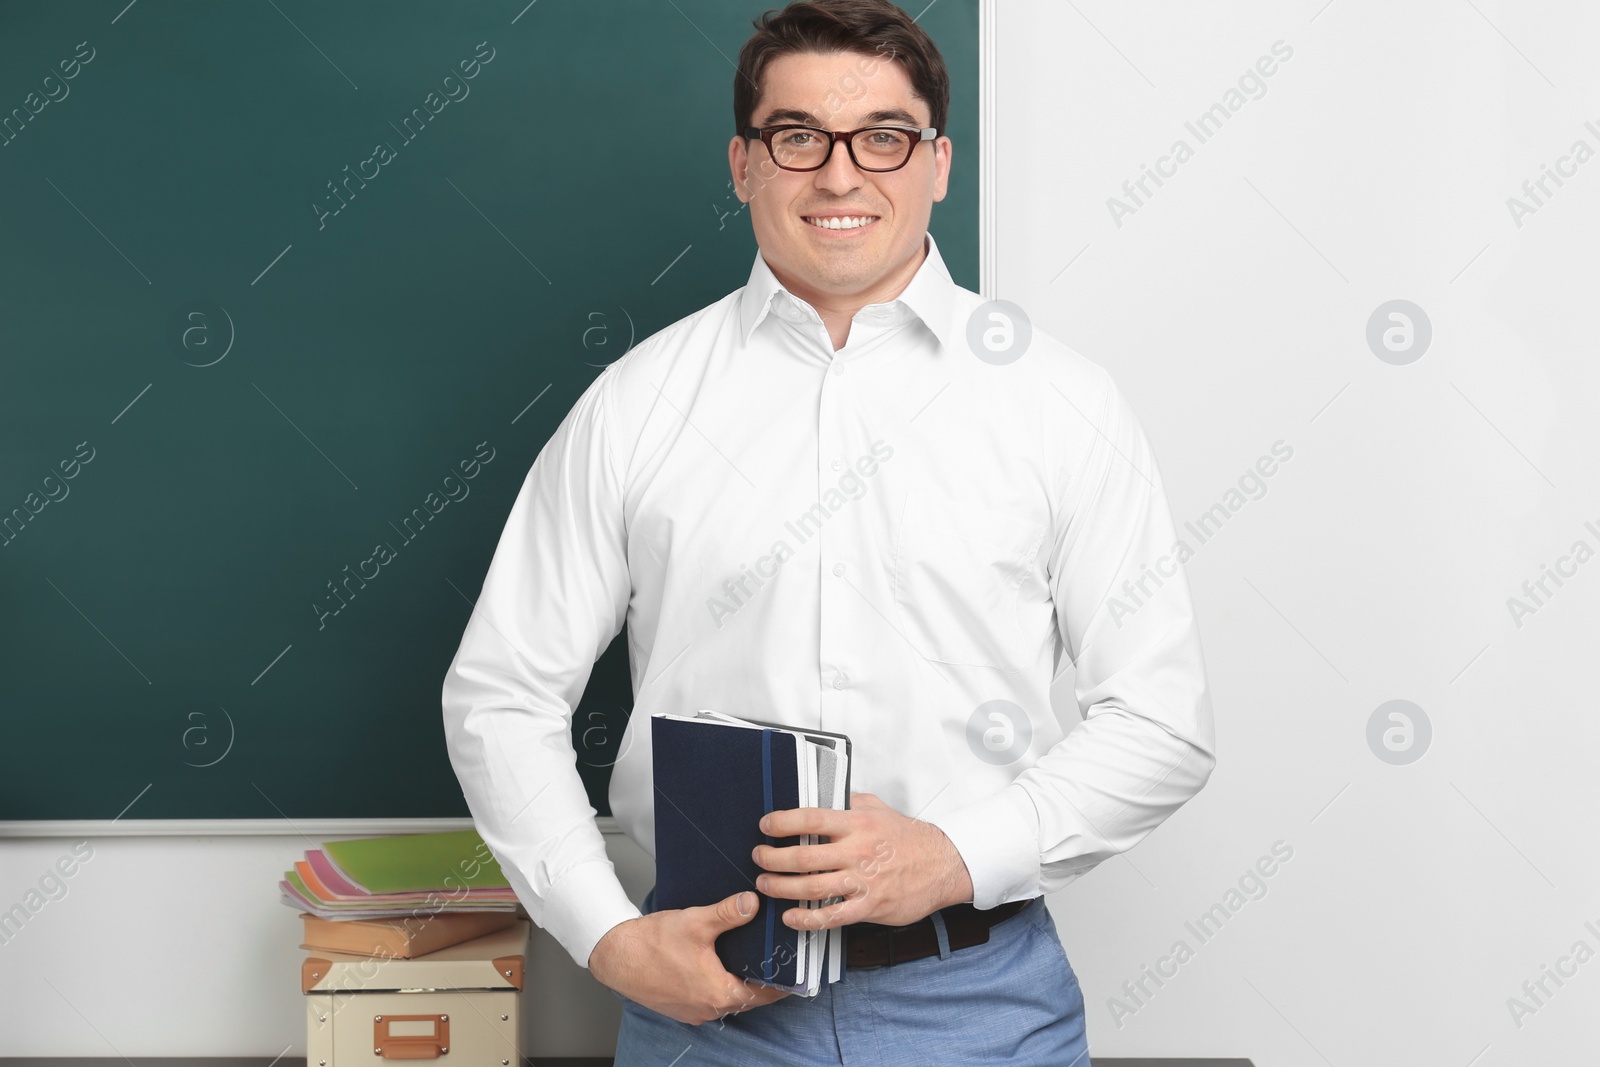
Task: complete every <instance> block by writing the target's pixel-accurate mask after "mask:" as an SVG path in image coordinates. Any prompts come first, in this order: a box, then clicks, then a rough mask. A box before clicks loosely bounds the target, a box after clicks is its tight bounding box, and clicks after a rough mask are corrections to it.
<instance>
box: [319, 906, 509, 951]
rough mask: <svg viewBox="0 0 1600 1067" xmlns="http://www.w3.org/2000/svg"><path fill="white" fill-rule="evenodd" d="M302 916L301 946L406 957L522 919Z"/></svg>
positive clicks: (455, 915)
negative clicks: (347, 918) (334, 918)
mask: <svg viewBox="0 0 1600 1067" xmlns="http://www.w3.org/2000/svg"><path fill="white" fill-rule="evenodd" d="M300 918H301V920H302V921H303V923H304V925H305V940H304V941H302V942H301V943H300V947H301V948H306V949H323V950H327V951H329V952H348V953H351V954H353V955H363V956H383V957H386V958H396V959H405V960H409V959H415V958H416V957H418V956H426V955H427V954H428V953H430V952H437V951H438V950H439V949H441V948H448V947H450V946H451V945H459V944H460V943H461V942H463V941H471V940H472V939H473V938H478V937H483V936H484V935H485V934H492V933H494V932H495V931H497V930H504V929H505V928H506V927H508V926H512V925H514V924H515V923H517V922H518V921H519V919H518V917H517V915H516V914H515V913H514V912H490V913H480V914H472V913H446V914H439V915H422V916H408V917H406V918H403V919H399V918H397V919H357V920H329V919H323V918H319V917H318V916H315V915H312V914H310V913H309V912H301V913H300Z"/></svg>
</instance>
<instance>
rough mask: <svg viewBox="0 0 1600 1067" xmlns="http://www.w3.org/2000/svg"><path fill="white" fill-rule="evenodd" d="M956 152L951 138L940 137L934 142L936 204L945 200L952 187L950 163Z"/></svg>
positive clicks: (934, 192) (934, 190)
mask: <svg viewBox="0 0 1600 1067" xmlns="http://www.w3.org/2000/svg"><path fill="white" fill-rule="evenodd" d="M954 152H955V145H954V143H953V142H952V141H951V140H950V138H948V137H945V136H944V135H942V134H941V135H940V136H938V137H936V138H934V140H933V174H934V177H933V200H934V203H938V202H939V201H941V200H943V199H944V194H945V191H946V189H948V188H949V186H950V161H951V157H952V155H953V154H954Z"/></svg>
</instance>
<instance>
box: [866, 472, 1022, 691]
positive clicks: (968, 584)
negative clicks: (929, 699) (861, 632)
mask: <svg viewBox="0 0 1600 1067" xmlns="http://www.w3.org/2000/svg"><path fill="white" fill-rule="evenodd" d="M1043 536H1044V524H1043V523H1039V522H1035V521H1033V520H1032V519H1027V518H1024V517H1022V516H1020V515H1014V514H1009V513H1007V512H1003V511H995V510H994V509H992V508H986V507H983V506H981V505H978V504H974V503H971V502H968V501H962V500H955V499H952V498H950V497H947V496H943V495H941V494H938V493H934V492H931V491H928V490H923V489H911V490H910V491H909V492H908V493H907V495H906V505H905V513H904V516H903V517H902V519H901V523H900V531H899V536H898V537H897V538H896V541H895V557H894V603H895V613H896V615H897V617H898V618H899V624H900V630H901V633H902V634H904V635H905V638H906V640H907V641H909V642H910V644H911V646H912V647H913V648H915V649H916V650H917V652H919V653H920V654H921V655H922V656H924V657H925V658H927V659H930V660H934V661H936V662H939V663H951V664H961V665H967V666H976V667H995V668H999V669H1001V670H1005V671H1014V670H1016V669H1018V668H1019V667H1020V666H1021V664H1022V658H1023V655H1024V652H1025V651H1026V649H1027V648H1031V647H1032V646H1033V642H1032V641H1031V640H1025V638H1024V635H1023V633H1022V627H1021V625H1020V624H1019V622H1018V619H1017V599H1018V591H1019V589H1020V588H1021V586H1022V583H1023V581H1024V580H1026V578H1027V577H1028V574H1029V573H1030V571H1031V570H1032V568H1033V558H1034V555H1035V554H1036V553H1037V552H1038V550H1039V543H1040V541H1041V540H1042V538H1043Z"/></svg>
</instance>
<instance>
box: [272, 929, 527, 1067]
mask: <svg viewBox="0 0 1600 1067" xmlns="http://www.w3.org/2000/svg"><path fill="white" fill-rule="evenodd" d="M532 926H533V924H532V923H530V922H529V921H528V920H526V919H522V920H519V921H518V922H517V924H516V925H515V926H511V927H508V928H507V929H505V930H499V931H496V932H495V933H492V934H488V935H486V936H484V937H480V938H476V939H474V940H472V941H463V942H461V943H460V944H458V945H451V946H450V947H448V948H442V949H440V950H438V951H437V952H430V953H428V954H427V955H426V956H417V957H415V958H413V959H400V958H398V957H387V958H385V957H381V956H357V955H350V954H347V953H343V952H325V951H322V950H314V951H313V952H312V954H311V955H308V956H307V957H306V959H305V961H304V962H303V963H302V964H301V969H300V991H301V992H302V993H304V994H305V998H306V1064H307V1067H352V1065H353V1064H358V1063H360V1064H372V1063H374V1062H376V1061H378V1060H383V1059H389V1060H422V1059H438V1060H444V1061H446V1062H447V1063H449V1062H455V1063H459V1064H463V1065H465V1064H471V1065H472V1067H493V1065H495V1064H500V1065H502V1067H520V1065H521V1063H522V1053H521V1050H520V1048H519V1047H518V1035H519V1034H520V1032H521V1031H520V1029H519V1028H520V1025H521V1021H522V1006H521V994H522V981H523V974H524V971H525V962H526V957H527V953H528V935H529V932H530V931H531V930H532Z"/></svg>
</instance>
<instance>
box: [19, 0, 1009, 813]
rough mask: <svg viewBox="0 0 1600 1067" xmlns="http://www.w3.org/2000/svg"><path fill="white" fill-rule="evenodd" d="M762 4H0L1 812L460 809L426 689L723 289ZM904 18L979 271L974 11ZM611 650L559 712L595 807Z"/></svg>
mask: <svg viewBox="0 0 1600 1067" xmlns="http://www.w3.org/2000/svg"><path fill="white" fill-rule="evenodd" d="M773 6H781V5H780V4H776V3H772V4H769V3H745V2H736V0H581V2H580V0H537V2H535V3H532V4H528V5H527V6H524V3H523V0H510V2H509V3H499V2H496V3H448V4H446V3H422V2H415V0H407V2H393V0H390V2H383V3H378V2H362V3H349V2H346V3H328V2H324V0H271V2H267V0H261V2H256V0H250V2H243V0H241V2H219V0H211V2H205V3H199V2H185V3H178V2H171V0H139V2H138V3H135V4H131V5H129V4H127V3H126V0H105V2H99V0H96V2H93V3H89V2H78V3H59V4H43V5H16V4H12V5H7V6H6V8H5V11H4V12H3V13H0V131H3V132H0V205H3V210H0V354H3V355H0V358H3V360H4V362H3V378H0V382H3V387H0V517H6V518H9V520H10V521H9V523H8V524H6V525H5V527H4V534H3V535H0V541H3V543H0V603H3V605H4V607H3V616H0V618H3V622H0V627H3V630H0V662H3V665H4V669H3V678H0V693H3V696H0V717H3V723H4V731H5V733H4V742H3V744H0V753H3V754H0V819H11V820H38V819H110V818H114V817H119V816H121V817H125V818H130V819H178V818H184V819H201V818H224V819H244V818H251V819H259V818H288V819H291V820H292V819H295V818H373V817H395V818H418V817H440V816H464V815H466V814H467V809H466V804H465V802H464V801H463V799H462V797H461V791H460V787H459V785H458V783H457V781H456V778H455V775H454V773H453V771H452V770H451V767H450V763H449V760H448V758H447V756H446V752H445V746H444V734H443V727H442V725H441V720H440V708H439V688H440V684H441V682H442V680H443V678H444V672H445V669H446V667H447V666H448V665H449V662H450V659H451V657H452V656H453V654H454V652H455V649H456V645H457V643H458V642H459V640H460V637H461V633H462V631H463V629H464V627H465V625H466V622H467V619H468V616H469V614H470V612H471V600H472V598H474V597H475V596H476V595H477V592H478V590H479V588H480V586H481V584H482V581H483V575H484V573H485V572H486V570H487V569H488V565H489V560H490V558H491V557H492V555H493V552H494V548H495V544H496V542H497V540H498V538H499V535H500V531H501V528H502V526H503V524H504V522H505V519H506V515H507V513H508V511H509V509H510V507H511V503H512V501H513V499H514V498H515V496H516V493H517V490H518V489H519V487H520V486H521V484H522V481H523V478H524V477H525V475H526V473H527V471H528V468H529V467H530V465H531V464H532V463H533V461H534V459H535V457H536V456H537V455H538V453H539V449H540V447H541V446H542V445H543V444H544V442H545V441H546V440H547V439H548V437H549V435H550V434H551V433H552V432H553V431H554V429H555V427H556V425H557V424H558V423H559V422H560V420H561V418H562V416H563V415H565V413H566V412H567V410H568V408H569V407H570V406H571V404H572V402H573V401H574V400H575V399H576V398H577V397H578V395H579V394H580V393H581V392H582V391H583V389H584V388H585V387H586V386H587V385H588V384H589V383H590V382H591V381H592V380H593V379H594V377H595V376H596V375H597V374H599V373H600V369H601V368H602V367H603V366H605V365H606V364H607V363H609V362H611V361H613V360H614V359H616V358H617V357H618V356H619V355H621V354H622V353H623V352H624V351H626V350H627V348H628V347H629V346H630V344H632V343H634V342H636V341H638V340H642V339H643V338H644V337H646V336H648V335H649V334H651V333H653V332H655V331H656V330H658V329H661V328H662V327H664V326H666V325H668V324H670V323H671V322H673V321H675V320H677V319H679V318H681V317H683V316H684V315H687V314H690V313H692V312H694V311H696V310H698V309H699V308H701V307H703V306H705V305H706V304H709V303H711V302H713V301H715V300H717V299H720V298H721V297H723V296H724V295H726V294H727V293H728V292H730V291H731V290H733V289H735V288H737V287H738V286H740V285H742V284H743V283H744V281H745V279H746V277H747V276H748V274H749V271H750V265H751V262H752V259H753V257H754V255H755V254H756V246H755V241H754V239H753V237H752V234H751V230H750V224H749V219H748V217H747V215H746V214H745V213H744V212H743V211H742V210H738V209H741V207H742V205H741V204H740V203H739V201H738V200H737V198H735V197H734V195H733V190H732V187H731V185H730V183H729V175H728V168H727V150H726V149H727V141H728V138H729V136H730V135H731V133H732V122H733V120H732V81H733V66H732V61H733V59H734V58H735V57H737V55H738V51H739V48H740V46H741V44H742V43H743V42H744V40H745V38H746V37H747V36H748V35H749V33H750V29H751V20H752V19H753V18H755V17H756V16H758V15H759V14H760V13H761V12H762V11H763V10H765V9H767V8H768V7H773ZM908 10H911V11H912V13H913V14H917V11H916V10H915V8H908ZM921 22H922V24H923V25H924V26H925V27H926V28H927V30H928V31H929V33H930V34H931V35H932V36H933V38H934V39H935V41H936V42H938V44H939V46H940V49H941V50H942V51H943V53H944V56H945V59H946V62H947V63H948V65H949V67H950V70H951V76H952V82H953V88H954V98H953V100H952V107H951V115H950V121H949V130H948V132H949V134H950V136H951V137H952V139H953V140H954V142H955V145H956V155H955V163H954V171H953V174H952V177H951V182H950V191H949V196H948V197H947V198H946V200H945V201H943V202H942V203H940V204H938V205H936V206H935V208H934V217H933V222H932V226H931V228H932V230H933V233H934V236H935V238H936V239H937V240H938V241H939V245H940V250H941V252H942V253H943V255H944V257H945V259H946V261H947V263H948V264H949V266H950V268H951V271H952V273H953V274H954V276H955V278H956V281H958V282H959V283H961V284H963V285H966V286H967V287H969V288H972V289H976V288H977V287H978V278H977V274H978V187H977V176H978V156H977V132H978V6H977V2H976V0H941V2H940V3H937V4H934V5H931V6H930V7H929V8H928V9H927V10H926V11H925V12H923V13H922V14H921ZM469 70H470V71H471V72H472V75H473V76H472V77H471V78H470V79H467V78H464V77H463V75H464V74H465V73H466V72H467V71H469ZM452 75H454V77H453V78H451V76H452ZM447 78H450V80H449V81H448V82H447V81H446V79H447ZM441 102H442V106H441ZM646 116H650V117H654V118H652V119H650V120H649V121H648V122H647V124H645V125H643V126H641V125H639V121H640V119H641V118H642V117H646ZM380 143H381V144H385V145H387V146H389V151H388V152H387V153H378V152H376V151H375V146H376V145H378V144H380ZM382 156H386V157H387V158H381V157H382ZM646 160H650V161H651V162H648V163H647V162H646ZM347 168H348V169H347ZM352 174H354V175H358V176H363V177H364V178H365V179H366V180H364V181H347V179H348V178H349V177H350V175H352ZM339 183H345V184H342V185H341V189H342V190H345V191H344V192H341V193H339V194H335V193H334V192H333V186H334V185H335V184H339ZM350 190H353V193H352V192H349V191H350ZM379 544H383V545H386V546H388V548H389V551H388V552H387V553H382V554H379V555H380V557H381V556H387V558H377V559H374V556H375V551H374V550H375V546H377V545H379ZM374 572H376V573H375V576H372V577H371V578H370V580H367V581H365V582H364V584H362V585H356V584H354V583H351V584H348V585H346V584H342V583H344V580H345V579H346V578H347V577H348V576H349V575H351V574H352V573H357V574H364V575H369V576H371V575H374ZM336 585H337V586H338V587H339V589H340V591H341V594H342V595H339V596H336V595H335V593H334V589H335V586H336ZM345 589H353V590H355V591H354V593H353V594H350V593H343V590H345ZM626 655H627V653H626V642H625V638H624V637H623V636H619V637H618V639H617V640H616V641H615V642H614V643H613V644H612V646H611V648H610V649H609V650H608V651H607V652H606V653H605V654H604V656H603V657H602V658H601V661H600V662H599V664H598V665H597V666H596V669H595V673H594V675H593V679H592V681H591V682H590V685H589V689H588V691H587V693H586V694H585V696H584V700H583V703H582V705H581V706H580V707H579V708H578V709H577V714H576V717H575V722H574V731H575V733H577V734H578V735H579V738H580V744H579V753H580V764H581V769H582V771H583V773H584V776H585V781H586V782H587V784H588V787H589V791H590V797H591V800H592V801H593V803H594V804H595V806H596V807H597V809H599V810H600V811H601V812H602V813H604V812H606V811H607V810H608V809H607V805H606V798H605V776H606V774H607V770H606V767H607V766H608V765H609V763H610V762H611V760H612V758H614V754H615V753H614V749H615V746H616V744H617V743H618V742H619V741H620V738H621V733H622V728H623V726H624V725H625V723H626V719H627V715H628V712H629V709H630V707H631V703H632V701H631V686H630V683H629V672H628V669H627V663H626Z"/></svg>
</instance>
